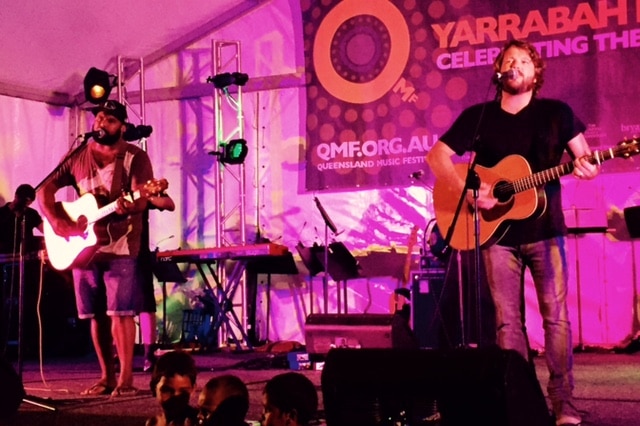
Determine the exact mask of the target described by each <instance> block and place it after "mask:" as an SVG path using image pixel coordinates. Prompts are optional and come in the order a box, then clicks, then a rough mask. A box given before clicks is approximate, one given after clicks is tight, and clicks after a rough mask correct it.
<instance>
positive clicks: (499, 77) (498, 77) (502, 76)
mask: <svg viewBox="0 0 640 426" xmlns="http://www.w3.org/2000/svg"><path fill="white" fill-rule="evenodd" d="M517 77H518V71H516V70H514V69H513V68H511V69H510V70H508V71H506V72H497V73H495V75H494V76H493V81H494V83H497V82H499V81H504V80H515V79H516V78H517Z"/></svg>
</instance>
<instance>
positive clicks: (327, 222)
mask: <svg viewBox="0 0 640 426" xmlns="http://www.w3.org/2000/svg"><path fill="white" fill-rule="evenodd" d="M313 201H315V203H316V207H318V210H319V211H320V215H321V216H322V219H323V220H324V274H323V276H322V292H323V298H324V313H325V314H327V313H329V300H328V294H329V229H331V232H333V234H334V235H337V234H338V228H337V227H336V225H335V224H334V223H333V221H332V220H331V218H330V217H329V214H328V213H327V211H326V210H325V209H324V207H322V204H320V200H319V199H318V197H314V198H313ZM339 295H340V288H338V297H339ZM339 309H340V304H338V310H339Z"/></svg>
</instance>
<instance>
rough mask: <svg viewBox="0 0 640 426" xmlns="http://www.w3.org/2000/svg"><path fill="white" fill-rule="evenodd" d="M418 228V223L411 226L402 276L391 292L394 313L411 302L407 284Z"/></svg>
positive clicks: (391, 305) (390, 307)
mask: <svg viewBox="0 0 640 426" xmlns="http://www.w3.org/2000/svg"><path fill="white" fill-rule="evenodd" d="M419 229H420V228H418V226H417V225H414V226H413V228H411V233H410V234H409V240H408V241H407V256H406V257H405V260H404V266H403V268H402V277H401V279H400V281H399V283H398V287H397V288H396V289H395V290H394V291H393V294H391V299H390V300H389V309H390V312H391V313H392V314H395V313H396V312H400V311H402V308H403V307H404V306H405V305H407V304H408V303H409V296H408V295H409V289H408V288H407V284H408V283H409V278H410V277H409V275H410V273H411V256H412V253H413V247H414V246H415V245H416V243H417V242H418V230H419Z"/></svg>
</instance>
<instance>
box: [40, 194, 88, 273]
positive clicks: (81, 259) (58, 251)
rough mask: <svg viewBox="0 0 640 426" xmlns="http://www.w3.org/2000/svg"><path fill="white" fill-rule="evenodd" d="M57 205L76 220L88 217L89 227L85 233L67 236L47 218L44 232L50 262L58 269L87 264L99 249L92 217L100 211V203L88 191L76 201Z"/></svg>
mask: <svg viewBox="0 0 640 426" xmlns="http://www.w3.org/2000/svg"><path fill="white" fill-rule="evenodd" d="M56 205H57V206H56V207H57V208H60V209H62V210H64V213H66V214H67V215H68V216H69V218H71V219H72V220H73V221H74V222H78V221H83V220H85V218H86V220H87V228H86V229H85V232H84V234H83V235H74V236H71V237H67V238H65V237H62V236H60V235H58V234H56V233H55V232H54V231H53V228H52V227H51V225H50V224H49V222H48V221H47V220H45V221H44V223H43V234H44V240H45V243H46V246H47V256H48V258H49V262H50V263H51V266H53V267H54V268H55V269H58V270H65V269H68V268H70V267H79V266H83V265H86V264H87V263H88V262H89V261H90V260H91V258H92V257H93V255H94V254H95V252H96V250H97V248H96V243H97V242H98V238H97V236H96V233H95V231H94V228H93V226H94V222H93V220H91V218H93V217H94V216H95V215H96V214H97V213H98V210H99V209H98V203H97V202H96V199H95V197H94V196H93V195H92V194H88V193H87V194H84V195H83V196H82V197H80V198H78V199H77V200H75V201H70V202H64V201H63V202H58V203H56ZM64 213H63V212H61V213H60V214H64Z"/></svg>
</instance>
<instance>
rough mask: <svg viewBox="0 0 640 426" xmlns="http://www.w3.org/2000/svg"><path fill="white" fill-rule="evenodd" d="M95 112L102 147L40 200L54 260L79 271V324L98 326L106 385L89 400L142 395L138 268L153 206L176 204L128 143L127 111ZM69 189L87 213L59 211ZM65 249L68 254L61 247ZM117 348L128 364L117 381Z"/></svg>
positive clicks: (60, 174) (114, 105) (79, 156)
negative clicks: (137, 361)
mask: <svg viewBox="0 0 640 426" xmlns="http://www.w3.org/2000/svg"><path fill="white" fill-rule="evenodd" d="M92 112H93V114H94V115H95V121H94V124H93V130H94V131H93V132H92V134H93V135H94V136H93V139H94V140H92V141H91V142H88V143H87V144H86V145H85V146H84V147H83V148H82V149H81V150H79V151H77V152H76V155H74V156H72V157H70V158H69V159H68V160H66V161H65V162H63V163H62V164H61V165H60V167H59V169H58V170H57V171H56V172H55V173H54V174H53V175H52V177H51V179H49V180H48V181H47V182H46V184H45V185H43V186H42V188H41V189H40V196H39V197H38V200H39V202H40V207H41V210H42V213H43V214H44V216H45V218H46V221H45V227H44V231H45V232H44V233H45V244H46V246H47V253H48V255H49V256H53V257H50V260H51V263H52V265H53V266H54V267H58V268H64V269H66V267H67V266H69V267H72V268H73V279H74V287H75V293H76V305H77V308H78V316H79V317H80V318H82V319H91V337H92V340H93V345H94V348H95V351H96V354H97V356H98V361H99V364H100V370H101V377H100V379H99V380H98V381H97V382H96V383H95V384H94V385H93V386H91V387H89V388H88V389H86V390H85V391H84V392H82V394H83V395H106V394H111V395H112V396H127V395H135V394H136V393H137V389H136V388H135V387H134V386H133V352H134V344H135V323H134V316H135V315H137V314H138V313H139V312H140V310H141V305H142V294H143V289H142V281H143V279H142V278H141V271H140V265H139V263H138V254H139V253H140V251H141V246H142V244H143V238H142V235H143V232H142V231H143V217H144V215H143V212H144V211H145V210H146V209H147V208H148V207H149V206H150V205H153V206H156V207H158V208H161V209H162V208H170V207H171V206H172V205H173V201H171V199H170V198H169V197H168V196H166V194H164V192H163V191H164V189H165V188H166V181H164V184H163V185H160V186H161V188H160V189H157V188H155V189H154V187H155V186H156V184H155V183H154V181H153V168H152V166H151V162H150V160H149V157H148V155H147V153H146V152H145V151H144V150H142V149H141V148H139V147H137V146H135V145H132V144H129V143H127V142H126V141H125V139H124V137H123V135H124V132H125V130H126V122H127V110H126V107H125V106H124V105H123V104H121V103H119V102H116V101H111V100H109V101H106V102H105V103H103V104H101V105H99V106H97V107H95V108H93V109H92ZM161 184H162V182H161ZM65 186H72V187H73V188H74V189H75V190H76V192H77V193H78V195H80V196H81V197H80V198H79V199H78V200H76V203H80V202H81V203H82V204H81V206H82V207H81V208H80V209H79V211H75V212H74V209H73V208H72V207H74V204H73V203H68V204H67V205H66V206H65V203H56V200H55V194H56V192H57V191H58V190H59V189H60V188H62V187H65ZM131 191H136V193H135V194H134V196H131V195H129V194H130V192H131ZM61 205H62V206H63V208H61ZM98 206H100V208H98ZM94 225H95V230H94ZM65 243H69V247H68V248H65V247H58V245H60V246H63V245H64V244H65ZM78 246H79V247H80V249H79V250H78V255H77V258H75V259H71V260H69V261H68V262H67V261H65V260H64V259H60V260H58V259H59V257H60V254H65V253H69V252H73V251H74V250H75V248H76V247H78ZM54 259H55V260H54ZM57 265H61V266H57ZM114 343H115V347H116V351H117V354H118V358H119V361H120V372H119V373H120V374H119V375H118V377H117V378H116V371H115V363H114V357H113V354H112V351H113V349H112V348H113V345H114Z"/></svg>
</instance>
